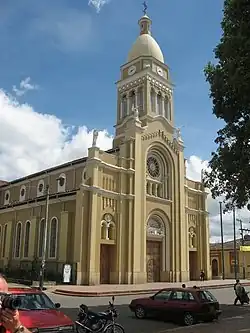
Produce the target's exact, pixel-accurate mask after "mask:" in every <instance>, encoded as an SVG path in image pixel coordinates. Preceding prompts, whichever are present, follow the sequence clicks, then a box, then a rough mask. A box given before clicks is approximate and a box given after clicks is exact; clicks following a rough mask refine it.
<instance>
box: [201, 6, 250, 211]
mask: <svg viewBox="0 0 250 333" xmlns="http://www.w3.org/2000/svg"><path fill="white" fill-rule="evenodd" d="M223 14H224V15H223V19H222V23H221V27H222V37H221V40H220V42H219V44H218V45H217V47H216V48H215V50H214V54H215V59H216V64H212V63H211V62H210V63H208V65H207V66H206V68H205V70H204V72H205V76H206V81H207V82H208V83H209V84H210V97H211V98H212V102H213V113H214V114H215V116H216V117H217V118H220V119H222V120H223V121H224V124H225V126H224V127H223V128H221V129H220V130H219V131H218V132H217V138H216V139H215V143H216V144H217V145H218V147H217V150H216V152H213V153H212V157H211V160H210V162H209V169H211V171H209V172H207V173H206V174H205V178H204V182H205V185H206V186H207V187H208V188H210V189H211V192H212V196H213V198H216V197H218V196H221V195H223V196H225V202H226V207H227V208H228V209H229V207H230V204H231V203H233V204H234V205H235V206H236V207H238V208H242V207H244V206H245V205H246V203H247V202H248V201H249V199H250V0H225V1H224V13H223Z"/></svg>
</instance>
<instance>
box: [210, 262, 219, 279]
mask: <svg viewBox="0 0 250 333" xmlns="http://www.w3.org/2000/svg"><path fill="white" fill-rule="evenodd" d="M218 275H219V268H218V260H217V259H213V260H212V276H218Z"/></svg>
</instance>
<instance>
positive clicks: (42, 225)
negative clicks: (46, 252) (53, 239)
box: [38, 218, 45, 258]
mask: <svg viewBox="0 0 250 333" xmlns="http://www.w3.org/2000/svg"><path fill="white" fill-rule="evenodd" d="M44 236H45V219H44V218H43V219H41V221H40V223H39V238H38V257H39V258H41V257H42V255H43V242H44Z"/></svg>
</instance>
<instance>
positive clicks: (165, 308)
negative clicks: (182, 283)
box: [129, 288, 221, 326]
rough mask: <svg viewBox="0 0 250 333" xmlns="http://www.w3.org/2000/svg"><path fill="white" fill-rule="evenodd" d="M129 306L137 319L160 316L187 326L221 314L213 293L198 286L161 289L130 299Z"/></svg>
mask: <svg viewBox="0 0 250 333" xmlns="http://www.w3.org/2000/svg"><path fill="white" fill-rule="evenodd" d="M129 308H130V310H131V311H132V312H134V313H135V316H136V317H137V318H139V319H143V318H145V317H147V316H160V317H163V318H164V319H167V320H171V321H176V322H181V323H183V324H184V325H187V326H189V325H193V324H195V323H196V322H199V321H212V320H214V319H218V317H219V315H220V314H221V310H220V307H219V303H218V301H217V299H216V298H215V297H214V296H213V294H211V292H210V291H208V290H204V289H199V288H167V289H162V290H161V291H159V292H158V293H156V294H155V295H153V296H150V297H147V298H137V299H134V300H132V301H131V303H130V305H129Z"/></svg>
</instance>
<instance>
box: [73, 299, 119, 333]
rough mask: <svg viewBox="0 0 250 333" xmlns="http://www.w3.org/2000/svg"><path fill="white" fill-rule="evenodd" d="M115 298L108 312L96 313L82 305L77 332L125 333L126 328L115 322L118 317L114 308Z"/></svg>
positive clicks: (77, 322)
mask: <svg viewBox="0 0 250 333" xmlns="http://www.w3.org/2000/svg"><path fill="white" fill-rule="evenodd" d="M114 300H115V298H114V296H113V297H112V302H109V308H108V310H106V311H104V312H98V313H95V312H93V311H90V310H89V309H88V307H87V306H86V305H84V304H81V305H80V307H79V312H78V320H76V321H75V323H76V331H77V332H78V333H101V332H105V333H114V332H115V333H125V330H124V328H123V327H122V326H121V325H120V324H117V323H116V322H115V320H116V318H117V317H118V313H117V310H116V308H115V306H114Z"/></svg>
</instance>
